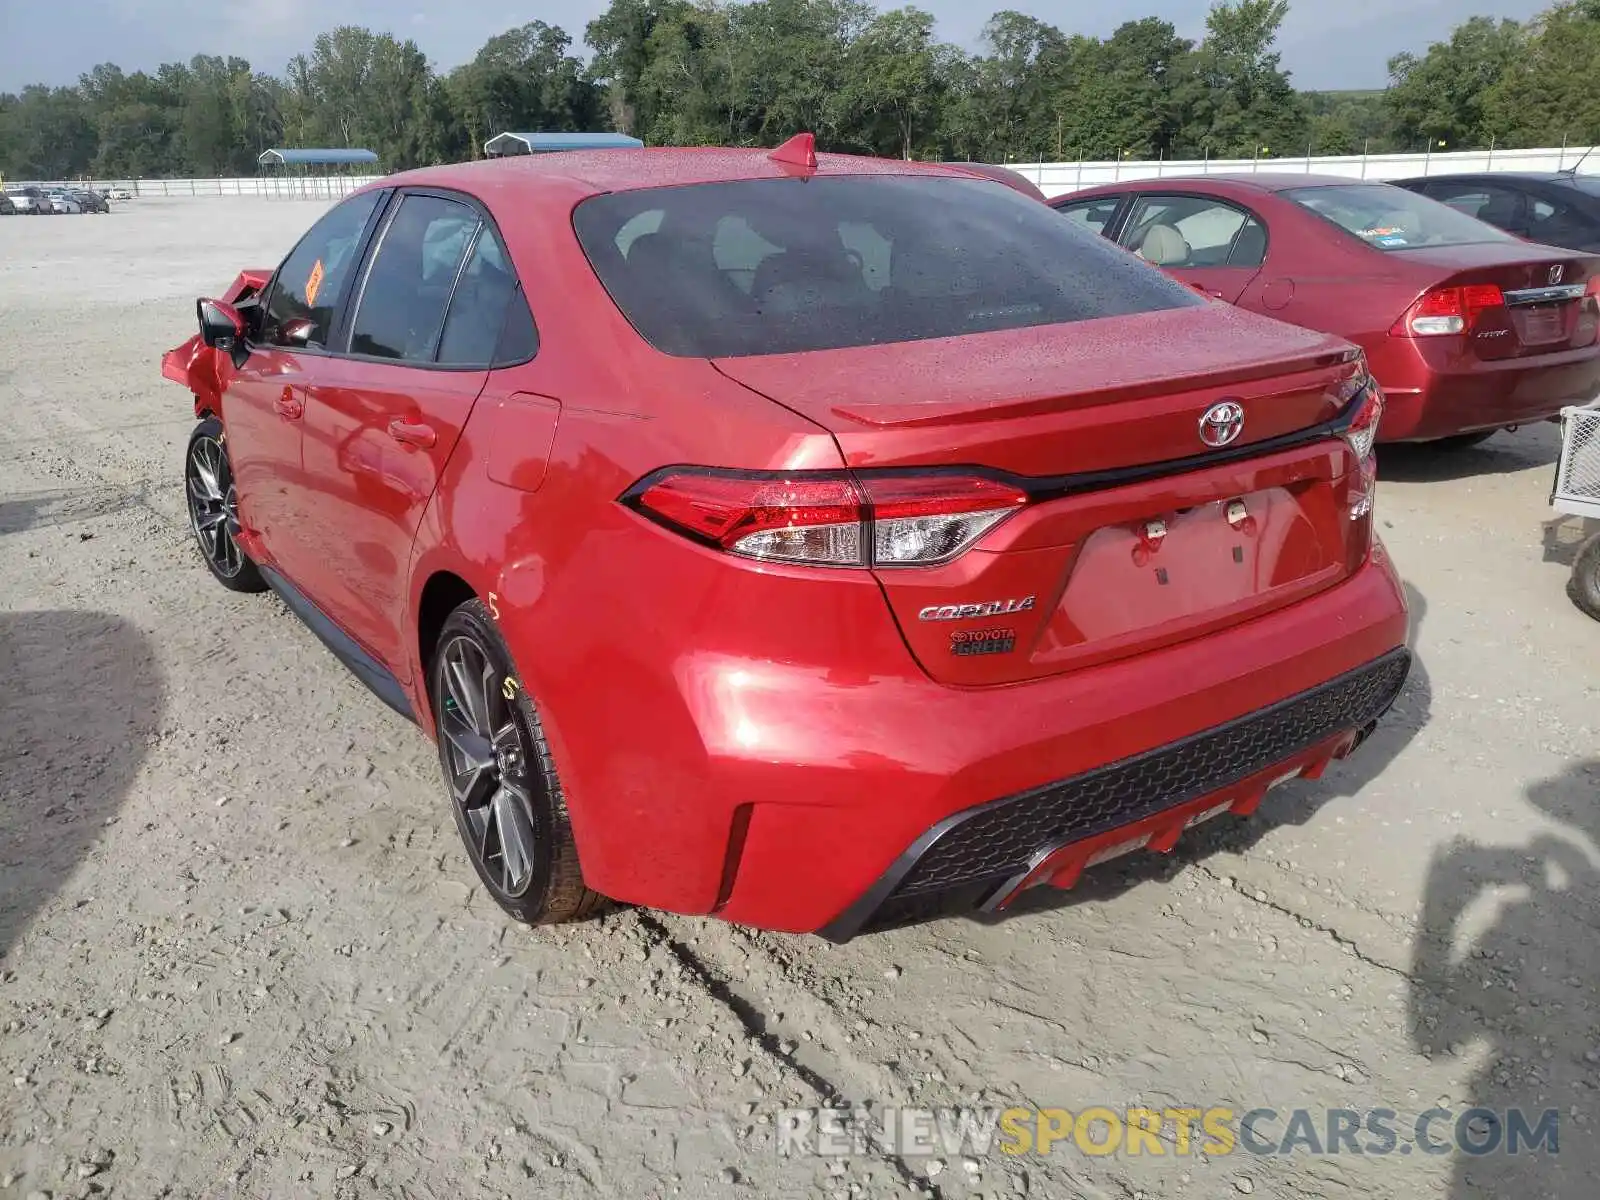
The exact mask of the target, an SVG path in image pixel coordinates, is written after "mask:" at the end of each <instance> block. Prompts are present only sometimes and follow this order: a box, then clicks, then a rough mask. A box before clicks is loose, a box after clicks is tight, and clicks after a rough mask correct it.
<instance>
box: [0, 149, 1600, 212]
mask: <svg viewBox="0 0 1600 1200" xmlns="http://www.w3.org/2000/svg"><path fill="white" fill-rule="evenodd" d="M1586 149H1587V148H1586V147H1583V146H1565V147H1561V148H1559V149H1549V150H1468V151H1465V152H1453V153H1449V154H1370V155H1369V154H1351V155H1302V156H1300V157H1298V158H1260V159H1250V158H1212V159H1189V160H1179V159H1172V160H1169V161H1165V162H1162V161H1154V162H1150V161H1133V160H1127V161H1122V162H1074V163H1017V162H1013V163H1007V164H1006V165H1007V166H1009V167H1011V168H1012V169H1013V170H1016V171H1020V172H1021V173H1022V174H1023V175H1026V176H1027V177H1028V178H1029V179H1032V180H1033V181H1034V182H1035V183H1037V184H1038V185H1039V187H1040V189H1041V190H1042V191H1043V192H1044V193H1045V194H1046V195H1048V196H1059V195H1061V194H1062V193H1064V192H1071V191H1076V190H1077V189H1079V188H1086V187H1092V186H1094V185H1096V184H1102V183H1115V182H1117V181H1119V180H1123V179H1159V178H1163V177H1166V176H1171V175H1216V174H1222V173H1224V172H1228V173H1236V172H1241V171H1246V172H1254V171H1275V172H1284V171H1288V172H1294V173H1297V174H1298V173H1303V172H1307V171H1310V172H1316V173H1319V174H1326V175H1345V176H1348V177H1350V178H1352V179H1374V180H1384V179H1408V178H1410V177H1412V176H1415V175H1444V174H1451V173H1455V172H1463V171H1474V172H1475V171H1560V170H1563V169H1565V168H1567V167H1570V166H1572V165H1574V164H1575V163H1577V162H1579V160H1580V159H1582V157H1583V155H1584V153H1585V151H1586ZM1584 166H1585V167H1587V168H1589V169H1591V170H1594V171H1600V154H1595V155H1594V156H1592V157H1591V158H1590V159H1588V160H1587V161H1586V162H1584ZM377 178H380V177H379V176H377V175H258V176H253V177H245V178H240V179H132V180H129V179H121V180H117V179H112V180H94V181H87V182H88V183H89V186H91V187H96V188H110V187H117V188H125V189H126V190H128V191H130V192H132V193H133V194H134V195H135V196H266V197H281V198H284V199H299V198H304V199H334V198H337V197H339V196H346V195H349V194H350V193H351V192H353V191H354V190H355V189H356V188H358V187H361V186H362V185H363V184H367V183H371V182H372V181H373V180H374V179H377ZM76 182H77V183H78V184H81V183H83V182H85V181H76ZM7 186H9V187H19V186H21V184H20V183H11V184H8V185H7Z"/></svg>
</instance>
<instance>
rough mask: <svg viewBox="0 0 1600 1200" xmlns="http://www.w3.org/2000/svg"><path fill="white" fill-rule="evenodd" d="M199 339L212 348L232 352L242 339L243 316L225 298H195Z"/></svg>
mask: <svg viewBox="0 0 1600 1200" xmlns="http://www.w3.org/2000/svg"><path fill="white" fill-rule="evenodd" d="M195 309H196V311H197V313H198V315H199V317H200V340H201V341H202V342H204V343H205V344H206V345H208V346H210V347H211V348H212V349H213V350H221V351H223V352H224V353H232V352H233V351H234V350H237V349H238V348H239V345H240V343H241V342H242V341H243V340H244V317H243V316H241V315H240V313H239V310H238V309H237V308H235V307H234V306H233V305H231V304H229V303H228V302H227V301H225V300H197V301H195Z"/></svg>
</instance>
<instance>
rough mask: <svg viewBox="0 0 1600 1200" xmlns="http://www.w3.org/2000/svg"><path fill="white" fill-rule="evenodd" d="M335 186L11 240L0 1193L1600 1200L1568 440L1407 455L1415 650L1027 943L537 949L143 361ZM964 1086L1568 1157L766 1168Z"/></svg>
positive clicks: (1031, 926) (621, 923)
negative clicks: (1317, 749)
mask: <svg viewBox="0 0 1600 1200" xmlns="http://www.w3.org/2000/svg"><path fill="white" fill-rule="evenodd" d="M322 207H323V206H322V205H320V204H316V203H308V202H289V201H284V202H271V201H260V200H253V199H219V200H199V201H179V200H140V201H136V202H133V203H130V204H126V205H121V206H117V208H116V210H115V211H114V212H113V213H112V214H111V215H109V216H83V217H75V218H70V219H64V220H51V221H43V222H41V221H27V220H23V219H20V218H18V219H10V218H6V219H0V413H4V415H5V418H6V427H7V428H6V434H5V435H4V437H3V438H0V678H3V681H4V684H5V687H4V691H3V692H0V1196H3V1197H12V1196H15V1197H19V1198H21V1197H34V1196H36V1194H47V1195H49V1196H51V1197H54V1198H56V1200H59V1198H60V1197H65V1196H79V1195H89V1194H95V1193H98V1194H104V1195H110V1196H118V1197H154V1196H174V1197H217V1196H251V1197H268V1196H271V1197H290V1196H293V1197H309V1196H368V1195H372V1196H403V1197H414V1198H422V1197H438V1198H440V1200H447V1198H448V1200H454V1198H456V1197H480V1196H481V1197H500V1196H561V1197H587V1196H594V1195H604V1196H612V1195H615V1196H626V1197H630V1198H634V1197H653V1196H667V1195H683V1196H690V1197H721V1196H790V1195H793V1196H849V1197H855V1196H865V1197H880V1196H906V1195H910V1194H916V1193H917V1192H918V1191H919V1190H924V1189H925V1194H927V1195H932V1196H938V1197H947V1198H951V1200H954V1198H957V1197H962V1198H964V1197H972V1196H980V1195H981V1196H984V1197H1010V1196H1013V1195H1031V1196H1046V1197H1086V1198H1093V1200H1102V1198H1105V1200H1128V1198H1132V1197H1138V1196H1148V1197H1151V1198H1152V1200H1154V1198H1155V1197H1233V1196H1237V1195H1239V1194H1251V1193H1254V1194H1257V1195H1265V1196H1282V1197H1290V1196H1296V1197H1328V1198H1330V1200H1332V1198H1339V1200H1344V1198H1347V1197H1374V1198H1378V1197H1382V1198H1384V1200H1390V1198H1406V1197H1414V1196H1427V1197H1434V1196H1449V1197H1453V1198H1459V1197H1477V1196H1483V1197H1494V1198H1501V1197H1507V1198H1510V1197H1515V1198H1517V1200H1521V1198H1522V1197H1527V1198H1529V1200H1532V1198H1533V1197H1539V1198H1541V1200H1544V1198H1550V1197H1560V1198H1565V1197H1573V1198H1576V1197H1579V1196H1583V1197H1590V1196H1592V1195H1594V1183H1593V1180H1594V1179H1595V1178H1596V1177H1597V1176H1600V1148H1597V1142H1596V1140H1595V1126H1594V1122H1595V1121H1596V1120H1600V1106H1597V1103H1596V1090H1595V1089H1597V1088H1600V1065H1596V1064H1597V1063H1600V1007H1597V997H1596V984H1597V972H1596V966H1597V963H1600V950H1597V949H1596V946H1597V945H1600V941H1597V939H1596V936H1595V935H1596V931H1597V927H1600V901H1597V896H1600V891H1597V889H1596V886H1595V885H1596V883H1597V882H1600V849H1597V842H1600V626H1596V625H1595V624H1594V623H1593V622H1591V621H1589V620H1587V619H1586V618H1584V617H1583V616H1582V615H1581V614H1579V613H1578V612H1577V611H1576V610H1575V609H1574V608H1573V607H1572V606H1571V604H1570V603H1569V602H1568V600H1567V598H1566V596H1565V594H1564V585H1565V581H1566V575H1567V567H1566V565H1565V564H1564V563H1563V561H1562V559H1563V557H1564V556H1568V555H1570V552H1571V535H1572V533H1573V532H1574V531H1573V530H1571V529H1570V528H1564V527H1556V526H1552V525H1550V524H1549V522H1550V514H1549V512H1548V510H1547V508H1546V507H1545V503H1546V495H1547V491H1548V487H1549V479H1550V464H1551V463H1552V461H1553V459H1554V455H1555V451H1556V445H1557V439H1556V436H1555V432H1554V429H1553V428H1552V427H1549V426H1543V427H1540V428H1538V429H1533V430H1524V431H1522V432H1521V433H1519V434H1516V435H1505V434H1502V435H1500V436H1498V437H1496V438H1495V439H1493V440H1492V441H1490V442H1489V443H1487V444H1486V445H1485V446H1484V447H1482V448H1480V449H1478V450H1474V451H1469V452H1466V453H1462V454H1459V455H1457V456H1454V457H1448V458H1447V457H1443V456H1440V455H1430V454H1423V453H1416V452H1401V451H1388V452H1385V453H1384V455H1383V466H1382V473H1383V475H1384V477H1385V482H1384V484H1383V486H1382V489H1381V492H1380V501H1379V505H1380V507H1379V514H1380V519H1381V523H1382V526H1383V533H1384V536H1385V538H1386V539H1387V541H1388V543H1389V546H1390V548H1391V549H1392V551H1393V553H1394V555H1395V557H1396V559H1397V560H1398V561H1399V563H1400V566H1401V568H1402V570H1403V572H1404V574H1405V576H1406V579H1407V581H1408V583H1409V584H1410V587H1411V590H1412V598H1413V602H1414V613H1415V620H1416V632H1415V639H1414V640H1415V644H1416V648H1417V651H1418V654H1419V665H1418V669H1417V670H1416V671H1415V673H1414V675H1413V677H1412V681H1411V683H1410V685H1409V686H1408V689H1407V691H1406V694H1405V695H1404V697H1403V698H1402V700H1401V703H1400V705H1399V707H1398V709H1397V710H1396V711H1395V712H1394V713H1393V715H1391V717H1390V718H1389V719H1388V720H1387V722H1386V723H1385V725H1384V726H1383V727H1382V730H1381V732H1380V733H1379V734H1378V735H1377V736H1376V737H1375V739H1374V740H1373V741H1372V742H1371V743H1369V745H1368V746H1367V747H1366V748H1365V749H1364V750H1363V752H1362V754H1361V755H1360V757H1359V758H1358V759H1357V760H1355V761H1354V762H1352V763H1349V764H1345V765H1344V766H1342V767H1340V768H1338V769H1336V770H1335V771H1333V772H1331V773H1330V775H1329V777H1328V778H1327V779H1325V780H1324V781H1322V782H1320V783H1315V784H1312V783H1304V782H1302V783H1295V784H1291V785H1289V786H1288V787H1286V788H1284V789H1282V790H1281V791H1279V792H1275V793H1274V795H1273V798H1272V799H1271V800H1269V802H1268V803H1267V805H1266V806H1265V807H1264V810H1263V812H1262V813H1261V814H1260V815H1259V816H1258V817H1256V818H1252V819H1249V820H1239V821H1225V822H1223V823H1221V824H1219V825H1216V826H1213V827H1207V828H1206V829H1204V830H1202V831H1199V832H1198V833H1197V834H1196V835H1194V836H1191V838H1190V839H1189V840H1188V841H1186V843H1185V844H1184V845H1183V846H1181V847H1180V849H1179V851H1178V852H1177V853H1176V854H1175V855H1173V856H1172V857H1170V858H1158V857H1155V856H1143V857H1140V858H1138V859H1133V860H1127V861H1126V862H1125V863H1123V864H1114V865H1112V866H1110V867H1108V868H1104V869H1101V870H1100V871H1099V872H1098V873H1097V875H1096V876H1095V877H1094V878H1093V879H1092V880H1091V881H1090V882H1089V883H1088V884H1086V885H1085V886H1084V887H1082V888H1081V889H1080V890H1079V891H1077V892H1075V893H1072V894H1070V895H1058V894H1051V895H1049V896H1043V897H1038V898H1037V900H1036V901H1035V902H1033V903H1030V904H1028V905H1027V907H1026V911H1024V912H1022V913H1019V914H1017V915H1015V916H1013V917H1011V918H1010V919H1008V920H1006V921H1003V922H1001V923H998V924H993V923H979V922H975V921H947V922H944V923H941V924H936V925H929V926H923V927H920V928H916V929H911V930H906V931H901V932H896V933H892V934H885V935H879V936H874V937H869V938H864V939H859V940H857V941H856V942H854V943H852V944H850V945H848V946H845V947H833V946H830V945H828V944H827V943H824V942H822V941H820V940H819V939H814V938H793V937H779V936H770V935H766V934H762V933H755V932H750V931H746V930H740V929H734V928H729V927H727V926H725V925H722V924H720V923H715V922H710V921H703V920H697V919H690V918H681V917H675V916H669V915H664V914H658V913H649V912H637V911H622V912H617V913H613V914H610V915H608V916H607V917H605V918H604V919H603V920H600V921H597V922H595V923H592V924H588V925H583V926H577V927H573V928H570V929H565V930H558V931H541V932H529V931H526V930H523V929H520V928H516V927H513V926H511V925H508V923H507V922H506V921H505V920H503V919H502V918H501V916H500V914H499V912H498V910H497V909H496V908H495V907H494V906H493V905H492V904H491V903H490V902H489V901H487V900H486V898H485V897H484V896H483V895H482V894H481V892H480V891H479V890H478V889H477V888H476V887H475V886H474V882H475V881H474V880H473V876H472V873H471V870H470V868H469V867H468V865H467V863H466V861H465V859H464V857H463V856H462V854H461V853H460V852H459V851H458V849H457V840H456V834H455V831H454V829H453V827H452V825H451V821H450V817H449V813H448V811H447V809H446V803H445V799H444V793H443V791H442V788H441V785H440V782H439V780H438V778H437V776H438V767H437V761H436V759H435V758H434V756H433V753H432V750H431V747H430V746H429V745H428V743H427V742H426V741H425V739H424V738H423V737H422V736H421V735H419V734H418V733H417V732H416V731H415V730H414V729H411V728H410V727H408V726H406V725H405V724H404V723H403V722H401V721H400V720H399V719H398V718H396V717H394V716H393V715H392V714H391V713H389V712H388V710H386V709H385V708H384V707H383V706H382V705H381V704H380V703H379V702H378V701H377V700H376V699H374V698H373V697H371V696H370V695H369V694H368V693H367V692H365V691H364V690H363V689H362V687H361V686H360V685H359V684H358V683H357V682H356V681H355V679H354V678H353V677H351V676H350V675H349V674H347V673H346V671H345V670H344V668H343V667H341V666H340V665H339V664H338V663H337V662H336V661H335V660H334V659H333V658H332V657H331V656H330V655H329V654H328V653H327V652H326V651H325V650H324V649H323V648H322V647H321V645H320V644H319V643H318V642H317V641H316V640H315V638H314V637H313V636H312V635H311V634H310V633H309V632H308V631H307V630H306V629H304V628H303V627H302V626H301V625H299V624H298V623H297V622H296V620H295V619H294V618H293V617H292V616H291V615H289V614H288V612H287V611H286V610H285V609H284V608H283V606H282V605H281V604H280V603H279V602H278V601H276V600H275V599H274V598H271V597H239V596H234V595H231V594H229V593H227V592H225V591H223V590H222V589H220V588H218V587H215V586H214V585H213V584H212V583H211V580H210V579H209V577H208V576H207V575H206V573H205V571H204V569H203V567H202V566H201V564H200V562H199V560H198V558H197V556H196V554H195V552H194V551H193V550H192V548H191V546H190V542H189V536H188V532H187V527H186V525H185V523H184V519H183V501H182V494H181V485H180V483H179V471H180V466H181V460H182V451H183V445H184V441H185V439H186V437H187V434H188V431H189V428H190V425H191V419H190V415H189V402H188V396H187V395H186V394H185V393H184V392H183V391H182V390H181V389H179V388H178V387H176V386H175V385H172V384H169V383H166V382H164V381H163V380H162V379H161V377H160V374H159V365H158V357H159V354H160V353H161V351H163V350H165V349H167V348H168V347H170V346H173V345H175V344H177V343H178V342H179V341H181V340H182V339H183V338H184V337H187V336H188V334H189V333H190V332H191V331H192V328H193V309H192V306H191V303H190V302H191V299H192V297H193V296H195V295H196V294H198V293H201V292H216V291H218V290H220V289H221V288H222V287H223V286H224V285H225V284H226V283H227V282H228V280H230V279H231V278H232V276H233V274H234V272H235V271H236V270H237V269H238V268H239V267H242V266H246V265H250V266H255V265H269V264H271V263H272V262H275V261H276V260H277V259H278V258H279V257H280V256H281V254H282V253H283V252H284V251H285V250H286V249H287V247H288V246H289V245H290V244H291V243H292V241H293V240H294V238H295V237H297V236H298V234H299V233H300V232H301V231H302V230H303V229H304V228H305V227H306V226H307V225H308V224H309V223H310V222H311V220H312V219H313V218H314V217H315V216H316V215H317V213H318V212H319V211H320V210H321V208H322ZM974 1097H981V1098H982V1100H983V1101H984V1102H986V1103H993V1104H997V1105H1001V1106H1006V1105H1011V1104H1020V1105H1038V1106H1059V1107H1063V1108H1067V1109H1070V1110H1073V1111H1081V1110H1082V1109H1084V1108H1086V1107H1088V1106H1091V1105H1107V1106H1109V1107H1111V1108H1113V1109H1121V1108H1123V1107H1125V1106H1129V1105H1145V1106H1149V1107H1153V1108H1157V1109H1160V1108H1163V1107H1182V1106H1194V1107H1208V1106H1226V1107H1231V1108H1233V1109H1235V1110H1236V1111H1239V1112H1243V1111H1246V1110H1249V1109H1252V1108H1257V1107H1267V1108H1273V1109H1277V1110H1279V1111H1280V1112H1287V1110H1290V1109H1294V1108H1297V1107H1305V1108H1310V1109H1313V1110H1322V1109H1325V1108H1349V1109H1356V1110H1368V1109H1372V1108H1387V1109H1393V1110H1396V1111H1397V1112H1398V1113H1399V1114H1400V1122H1399V1124H1400V1126H1401V1128H1402V1130H1404V1129H1406V1128H1408V1122H1410V1121H1411V1119H1412V1118H1413V1117H1414V1116H1415V1115H1416V1114H1418V1113H1420V1112H1422V1111H1423V1110H1426V1109H1429V1108H1431V1107H1433V1106H1435V1104H1437V1105H1439V1106H1441V1107H1444V1108H1448V1109H1450V1110H1452V1111H1453V1112H1457V1113H1459V1112H1462V1111H1464V1110H1466V1109H1468V1108H1470V1107H1472V1106H1474V1105H1485V1106H1488V1107H1491V1108H1497V1109H1505V1108H1510V1107H1516V1106H1521V1107H1524V1108H1529V1109H1533V1110H1544V1109H1546V1108H1558V1109H1559V1110H1560V1112H1561V1129H1560V1132H1561V1140H1560V1154H1559V1155H1557V1156H1549V1155H1540V1156H1533V1157H1527V1156H1524V1157H1517V1158H1512V1157H1507V1156H1504V1155H1492V1156H1487V1157H1483V1158H1469V1157H1463V1156H1433V1155H1429V1154H1423V1153H1416V1154H1406V1153H1404V1150H1405V1149H1409V1147H1404V1148H1402V1150H1401V1151H1399V1152H1397V1153H1395V1154H1393V1155H1389V1156H1373V1155H1370V1154H1369V1155H1364V1156H1354V1155H1351V1154H1349V1153H1344V1154H1339V1155H1336V1156H1322V1157H1317V1156H1311V1155H1307V1154H1297V1155H1293V1156H1286V1157H1285V1156H1277V1157H1261V1156H1255V1155H1249V1154H1244V1153H1234V1154H1232V1155H1227V1156H1217V1157H1212V1158H1210V1159H1209V1160H1203V1159H1202V1158H1201V1157H1199V1156H1196V1155H1193V1154H1191V1155H1189V1156H1187V1157H1179V1156H1174V1155H1171V1154H1169V1155H1166V1156H1160V1157H1157V1156H1153V1155H1150V1154H1145V1155H1140V1156H1127V1155H1117V1156H1112V1157H1094V1156H1089V1155H1086V1154H1083V1153H1081V1152H1080V1151H1079V1150H1077V1149H1075V1148H1071V1147H1067V1146H1062V1147H1057V1148H1056V1150H1055V1152H1054V1153H1052V1154H1051V1155H1049V1156H1048V1157H1040V1156H1025V1157H1014V1156H1008V1155H1004V1154H1001V1153H999V1152H998V1151H997V1152H996V1153H994V1154H992V1155H990V1156H989V1157H987V1158H985V1159H983V1160H982V1161H981V1162H978V1161H972V1162H963V1161H961V1158H960V1156H956V1157H953V1158H939V1159H936V1160H931V1161H930V1160H927V1159H921V1158H915V1159H910V1160H902V1159H898V1158H891V1157H887V1156H874V1155H868V1156H865V1157H857V1158H851V1159H848V1160H829V1159H787V1160H782V1159H779V1158H778V1157H777V1156H776V1154H775V1153H774V1150H773V1136H772V1124H771V1123H772V1121H773V1119H774V1114H775V1113H776V1112H777V1110H778V1109H779V1108H782V1107H786V1106H790V1105H802V1106H805V1105H814V1104H819V1103H823V1102H826V1101H832V1100H840V1099H842V1100H847V1101H862V1100H872V1101H874V1102H876V1103H879V1104H913V1105H923V1106H930V1107H938V1106H947V1105H955V1104H961V1103H967V1102H970V1101H971V1100H972V1099H973V1098H974ZM1317 1119H1318V1120H1319V1122H1320V1120H1321V1117H1320V1116H1319V1117H1318V1118H1317ZM1281 1128H1282V1126H1281V1123H1280V1125H1278V1126H1277V1127H1276V1130H1275V1131H1273V1132H1269V1136H1277V1135H1278V1134H1280V1133H1281Z"/></svg>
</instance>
